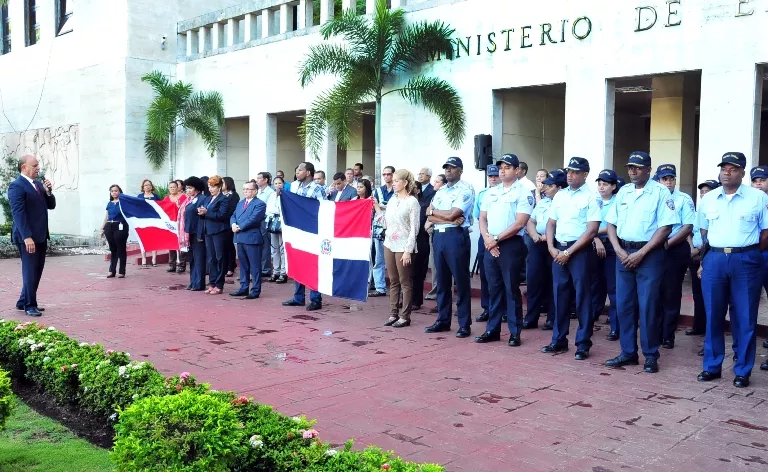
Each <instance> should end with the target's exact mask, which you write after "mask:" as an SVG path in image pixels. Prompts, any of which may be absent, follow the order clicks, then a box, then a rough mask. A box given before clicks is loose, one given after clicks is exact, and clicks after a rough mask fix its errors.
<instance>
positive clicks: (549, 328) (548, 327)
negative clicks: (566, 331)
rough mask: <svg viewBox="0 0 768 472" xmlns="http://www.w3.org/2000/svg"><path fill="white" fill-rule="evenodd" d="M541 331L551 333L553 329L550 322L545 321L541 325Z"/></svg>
mask: <svg viewBox="0 0 768 472" xmlns="http://www.w3.org/2000/svg"><path fill="white" fill-rule="evenodd" d="M541 329H542V330H544V331H552V330H553V329H554V326H552V322H551V321H547V322H546V323H544V324H543V325H541Z"/></svg>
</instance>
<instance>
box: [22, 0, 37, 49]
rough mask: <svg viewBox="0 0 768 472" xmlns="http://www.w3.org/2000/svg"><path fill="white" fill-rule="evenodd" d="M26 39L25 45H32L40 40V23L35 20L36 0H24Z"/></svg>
mask: <svg viewBox="0 0 768 472" xmlns="http://www.w3.org/2000/svg"><path fill="white" fill-rule="evenodd" d="M24 14H25V17H26V18H25V19H26V20H27V24H26V31H25V33H26V41H27V46H32V45H34V44H37V42H38V41H40V24H39V23H38V22H37V1H36V0H26V2H25V11H24Z"/></svg>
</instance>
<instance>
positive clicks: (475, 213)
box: [472, 187, 491, 219]
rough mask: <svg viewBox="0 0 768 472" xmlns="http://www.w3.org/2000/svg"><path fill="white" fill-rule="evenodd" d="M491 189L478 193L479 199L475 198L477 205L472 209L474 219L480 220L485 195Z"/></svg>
mask: <svg viewBox="0 0 768 472" xmlns="http://www.w3.org/2000/svg"><path fill="white" fill-rule="evenodd" d="M489 188H491V187H486V188H484V189H482V190H480V191H479V192H477V197H475V205H474V208H473V209H472V217H473V218H474V219H478V218H480V204H481V203H482V202H483V195H485V192H487V191H488V189H489Z"/></svg>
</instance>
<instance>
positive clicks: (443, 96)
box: [397, 76, 466, 149]
mask: <svg viewBox="0 0 768 472" xmlns="http://www.w3.org/2000/svg"><path fill="white" fill-rule="evenodd" d="M397 92H399V93H400V95H401V96H402V97H403V98H404V99H406V100H408V101H409V102H410V103H411V104H413V105H421V106H423V107H424V108H426V109H427V110H429V111H431V112H432V113H434V114H435V115H437V118H438V119H439V120H440V125H441V127H442V128H443V134H445V139H446V140H447V141H448V144H450V146H451V147H452V148H454V149H458V148H459V147H461V144H462V143H463V142H464V137H465V135H466V119H465V115H464V107H463V106H462V104H461V98H460V97H459V94H458V92H456V89H454V88H453V87H452V86H451V85H450V84H449V83H448V82H446V81H444V80H441V79H438V78H436V77H423V76H418V77H414V78H412V79H410V80H409V81H408V83H407V84H405V87H403V88H401V89H399V90H397Z"/></svg>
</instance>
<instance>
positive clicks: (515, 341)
mask: <svg viewBox="0 0 768 472" xmlns="http://www.w3.org/2000/svg"><path fill="white" fill-rule="evenodd" d="M521 344H522V342H521V341H520V335H519V334H510V335H509V342H507V346H512V347H517V346H519V345H521Z"/></svg>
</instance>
